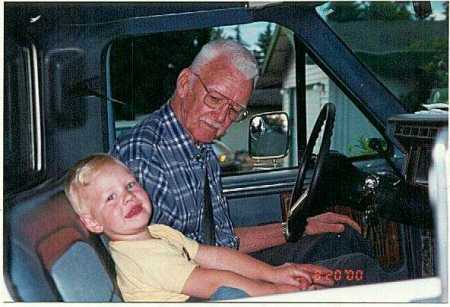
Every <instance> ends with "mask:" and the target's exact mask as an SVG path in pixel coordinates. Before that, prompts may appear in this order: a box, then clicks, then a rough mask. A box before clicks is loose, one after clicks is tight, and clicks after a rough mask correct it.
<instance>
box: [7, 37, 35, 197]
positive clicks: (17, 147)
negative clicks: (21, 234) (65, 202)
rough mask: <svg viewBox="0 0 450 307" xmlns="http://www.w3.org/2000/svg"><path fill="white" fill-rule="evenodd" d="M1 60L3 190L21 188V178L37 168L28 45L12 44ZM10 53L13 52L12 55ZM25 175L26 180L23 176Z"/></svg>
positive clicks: (30, 61) (22, 179)
mask: <svg viewBox="0 0 450 307" xmlns="http://www.w3.org/2000/svg"><path fill="white" fill-rule="evenodd" d="M14 47H15V49H16V50H15V52H12V53H11V54H10V56H9V57H8V58H7V59H6V60H5V70H4V71H5V79H4V87H5V93H6V95H5V97H4V102H5V104H4V118H5V122H4V132H5V138H4V164H3V165H4V171H5V173H4V181H3V182H4V185H5V191H6V192H7V193H8V192H13V191H18V190H20V189H21V188H23V184H20V183H21V182H27V181H29V179H30V178H33V177H29V176H30V175H31V174H33V173H34V172H35V171H37V165H36V161H35V156H34V146H35V142H34V139H33V121H34V119H33V116H34V114H33V103H34V96H33V89H32V88H33V82H32V80H33V78H32V57H31V48H28V47H22V46H14ZM12 54H13V55H12ZM27 179H28V180H27Z"/></svg>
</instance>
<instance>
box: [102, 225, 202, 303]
mask: <svg viewBox="0 0 450 307" xmlns="http://www.w3.org/2000/svg"><path fill="white" fill-rule="evenodd" d="M148 230H149V232H150V234H151V236H152V237H154V238H156V239H149V240H141V241H111V242H110V243H109V246H110V250H111V255H112V257H113V259H114V262H115V265H116V273H117V283H118V285H119V288H120V291H121V292H122V297H123V299H124V300H125V301H127V302H130V301H140V302H180V301H186V300H187V299H188V298H189V296H187V295H184V294H182V293H181V291H182V290H183V287H184V284H185V283H186V280H187V279H188V277H189V275H190V274H191V273H192V271H193V270H194V268H195V267H196V266H198V264H197V263H195V261H193V260H192V259H194V258H195V256H196V254H197V251H198V248H199V244H198V243H197V242H195V241H194V240H191V239H189V238H187V237H185V236H184V235H183V234H182V233H181V232H179V231H177V230H175V229H172V228H170V227H169V226H166V225H159V224H156V225H150V226H149V227H148Z"/></svg>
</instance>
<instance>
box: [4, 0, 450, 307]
mask: <svg viewBox="0 0 450 307" xmlns="http://www.w3.org/2000/svg"><path fill="white" fill-rule="evenodd" d="M4 17H5V18H4V24H5V26H4V50H3V51H4V70H3V81H4V87H3V89H4V92H3V99H4V101H3V116H4V121H3V122H4V138H3V142H4V144H3V152H4V156H3V169H4V177H3V178H4V180H3V182H4V184H3V195H4V204H3V208H4V211H3V214H4V215H3V221H4V231H3V239H4V258H3V268H4V282H5V285H6V288H7V292H8V294H9V296H10V298H9V299H8V300H10V301H25V302H42V301H72V302H92V301H121V300H122V298H121V295H120V291H119V290H118V288H117V285H116V281H115V271H114V265H113V263H112V260H111V257H110V254H109V252H108V248H107V245H106V244H105V242H104V240H103V239H104V238H103V237H101V236H95V235H92V234H90V233H88V231H87V230H86V229H85V228H84V227H83V226H82V224H81V223H80V221H79V220H78V218H77V217H76V215H75V213H74V212H73V211H72V209H71V208H70V206H69V205H68V202H67V199H66V198H65V196H64V193H63V188H62V182H63V180H64V176H65V174H66V172H67V170H68V168H69V167H70V166H71V165H72V164H73V163H74V162H76V161H77V160H79V159H81V158H83V157H85V156H86V155H88V154H91V153H95V152H108V151H109V149H110V147H111V146H112V144H113V143H114V140H115V138H116V136H117V135H118V134H120V133H122V132H123V131H122V130H123V129H125V128H127V127H128V128H129V126H130V123H132V124H134V123H137V122H139V121H140V120H141V119H142V118H143V117H145V115H146V114H149V113H151V112H153V111H154V110H157V109H158V108H159V107H160V106H161V105H162V104H164V103H165V102H166V101H167V99H169V98H170V95H171V93H172V91H173V90H174V87H175V80H176V77H177V75H178V73H179V72H180V70H181V69H183V68H184V67H187V66H188V65H190V62H191V61H192V59H193V57H194V55H195V54H196V53H197V52H198V51H199V49H200V47H201V46H202V45H203V44H205V43H206V42H208V41H209V40H211V39H214V38H219V37H223V38H231V39H235V40H237V41H240V42H241V43H243V44H244V45H246V46H247V48H249V49H250V50H252V51H253V52H254V53H255V55H256V57H257V59H258V64H259V68H260V77H259V78H258V80H257V83H256V88H255V91H254V94H253V96H252V98H251V101H250V103H249V108H248V109H249V112H250V116H249V118H248V119H247V120H245V121H243V122H240V123H236V124H234V125H233V126H232V127H231V128H230V131H229V132H228V133H227V134H226V135H225V136H224V137H223V138H222V139H221V140H220V144H224V145H223V146H222V145H221V147H223V148H226V154H225V155H224V157H223V159H224V163H225V160H226V161H227V163H229V164H226V165H225V164H224V165H223V172H222V185H223V189H224V195H225V196H226V198H227V199H228V202H229V205H230V214H231V217H232V220H233V223H234V225H235V226H250V225H260V224H265V223H271V222H277V221H278V222H280V221H292V219H293V216H297V215H299V216H302V217H303V218H305V217H307V216H309V215H311V214H316V213H320V212H324V211H329V210H333V211H336V212H339V213H343V214H348V215H350V216H352V217H353V218H354V219H355V220H357V221H358V222H359V223H360V225H361V226H362V229H363V234H364V236H365V237H366V238H368V239H369V240H370V242H371V244H372V246H373V248H374V251H375V254H376V258H377V260H378V261H379V263H380V264H381V266H382V267H383V268H384V269H385V270H388V271H396V272H399V273H401V274H403V276H405V278H404V280H403V281H399V282H395V283H386V284H384V283H382V284H376V285H369V286H358V287H346V288H340V289H329V290H317V291H309V292H298V293H293V294H288V295H277V296H268V297H258V298H249V299H246V300H247V301H304V302H305V301H309V302H337V301H339V302H361V301H364V302H412V301H426V300H431V301H434V302H444V301H446V300H447V292H446V287H447V277H446V274H447V273H446V272H447V271H446V270H447V262H446V261H447V258H446V257H447V256H446V254H445V251H446V250H447V245H446V244H447V241H446V240H447V238H446V231H442V229H446V227H447V224H446V223H447V219H446V215H443V214H446V212H447V211H446V210H447V209H446V205H447V196H446V193H447V189H445V185H444V186H442V178H444V179H445V178H446V176H445V167H435V168H434V172H432V173H431V174H432V176H434V177H429V175H428V172H429V169H430V166H431V164H432V158H433V157H434V159H435V160H434V162H433V163H434V164H433V165H444V166H445V165H447V171H448V140H447V139H446V138H445V137H441V138H439V139H438V135H441V133H445V131H446V129H448V2H446V1H432V2H428V1H422V2H414V1H413V2H358V1H355V2H287V3H283V2H276V3H258V2H248V3H247V2H226V3H221V2H210V3H209V2H199V3H187V2H177V3H175V2H173V3H172V2H164V3H162V2H161V3H158V2H151V3H144V2H111V3H102V2H99V3H94V2H70V3H63V2H61V3H59V2H39V3H36V2H6V3H5V4H4ZM330 105H333V109H334V111H335V112H334V113H335V117H334V125H332V126H331V128H330V129H331V130H330V131H329V132H328V134H325V133H323V132H322V133H319V132H320V129H319V130H318V131H317V135H315V137H314V138H312V139H316V140H317V145H316V146H312V145H309V146H308V140H309V139H310V136H311V134H313V135H314V133H312V132H313V130H314V129H313V128H314V123H315V122H316V120H317V118H319V119H320V118H321V117H320V115H319V114H320V110H321V109H322V108H323V107H324V106H330ZM262 123H263V124H264V125H265V126H264V127H265V128H264V129H261V128H260V125H261V124H262ZM269 128H271V129H269ZM258 129H259V130H258ZM269 130H270V131H275V132H273V133H272V134H271V133H269ZM263 134H264V135H265V136H266V137H267V138H268V139H267V140H264V141H261V140H262V139H261V138H259V137H261V135H263ZM325 139H326V140H328V141H329V142H328V145H329V148H328V150H327V153H326V155H321V154H320V152H319V148H320V144H323V141H324V140H325ZM255 142H259V143H258V144H257V143H255ZM277 142H281V143H277ZM273 144H278V145H276V146H275V145H273ZM435 144H437V145H435ZM313 145H314V144H313ZM270 146H272V147H270ZM433 146H435V148H437V149H436V150H435V152H437V153H436V154H435V153H434V152H433V150H432V149H433ZM269 147H270V148H269ZM230 151H231V153H230ZM439 153H441V154H439ZM442 153H444V154H442ZM445 153H447V154H445ZM218 155H220V153H219V154H218ZM446 156H447V158H446ZM229 160H232V161H233V162H232V163H230V162H229ZM302 161H307V162H308V163H307V164H306V165H307V167H305V168H302V170H301V171H302V176H303V177H302V182H301V183H299V182H298V180H297V175H298V173H299V169H300V167H299V166H300V165H302ZM314 161H316V164H315V163H313V162H314ZM319 161H320V163H319ZM309 162H311V163H309ZM445 163H447V164H445ZM317 164H320V165H321V166H322V171H321V178H320V179H321V180H320V181H318V182H316V181H314V184H312V182H313V181H312V178H313V172H312V169H313V168H314V167H315V165H317ZM432 178H441V179H439V180H437V179H432ZM438 183H439V184H438ZM312 187H314V191H315V194H314V195H315V197H314V199H312V198H311V199H310V206H309V207H308V208H309V209H308V210H306V211H305V210H302V209H301V208H300V207H299V206H298V205H296V201H297V199H298V197H299V196H300V195H301V194H302V193H304V192H305V191H308V189H312ZM293 191H294V192H293ZM429 191H432V192H429ZM430 193H432V195H434V196H433V197H432V198H431V201H430V198H429V196H430ZM299 208H300V209H299ZM442 210H443V211H442ZM442 212H444V213H442ZM441 213H442V214H441ZM293 225H294V224H293ZM297 226H298V225H294V226H292V227H297ZM335 278H338V276H335ZM339 278H349V277H343V276H341V277H339ZM405 289H407V290H408V291H407V292H405V291H406V290H405ZM414 289H416V290H414ZM380 293H382V295H380Z"/></svg>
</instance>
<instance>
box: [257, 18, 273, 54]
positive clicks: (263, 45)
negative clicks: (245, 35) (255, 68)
mask: <svg viewBox="0 0 450 307" xmlns="http://www.w3.org/2000/svg"><path fill="white" fill-rule="evenodd" d="M272 36H273V31H272V24H270V23H268V24H267V26H266V29H265V31H264V32H262V33H260V34H259V36H258V40H257V42H256V46H258V50H255V52H254V53H255V56H256V58H257V60H258V62H264V58H265V57H266V55H267V49H268V48H269V45H270V42H271V40H272Z"/></svg>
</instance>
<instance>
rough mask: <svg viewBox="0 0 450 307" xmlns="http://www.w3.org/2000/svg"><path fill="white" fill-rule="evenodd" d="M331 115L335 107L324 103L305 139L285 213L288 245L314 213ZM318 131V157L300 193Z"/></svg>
mask: <svg viewBox="0 0 450 307" xmlns="http://www.w3.org/2000/svg"><path fill="white" fill-rule="evenodd" d="M335 114H336V107H335V106H334V104H332V103H327V104H325V105H324V106H323V107H322V110H320V113H319V116H318V117H317V120H316V123H315V124H314V128H313V130H312V132H311V135H310V137H309V140H308V144H307V145H306V149H305V152H304V154H303V157H302V159H301V162H300V167H299V171H298V175H297V179H296V182H295V186H294V189H293V191H292V195H291V200H290V204H289V207H288V212H287V221H286V229H285V235H286V239H287V241H289V242H295V241H297V240H298V239H299V238H300V237H301V236H302V234H303V232H304V231H305V227H306V224H307V222H306V219H307V218H308V217H310V216H311V215H312V214H313V212H314V211H316V210H314V209H315V208H314V207H313V206H314V204H313V203H312V202H313V201H314V199H316V194H317V190H318V186H319V181H320V180H319V179H320V176H321V172H322V169H323V165H324V162H325V160H326V157H327V156H328V153H329V152H330V145H331V136H332V134H333V127H334V119H335ZM322 128H323V129H324V130H323V134H322V142H321V144H320V149H319V154H318V155H317V157H316V161H315V163H314V166H313V172H312V174H313V175H312V178H311V183H310V185H309V187H308V188H306V190H304V191H303V192H302V188H303V183H304V181H305V177H306V171H307V170H308V169H309V167H310V164H311V163H312V161H313V160H312V158H313V149H314V147H315V145H316V142H317V138H318V137H319V133H320V132H321V130H322Z"/></svg>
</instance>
